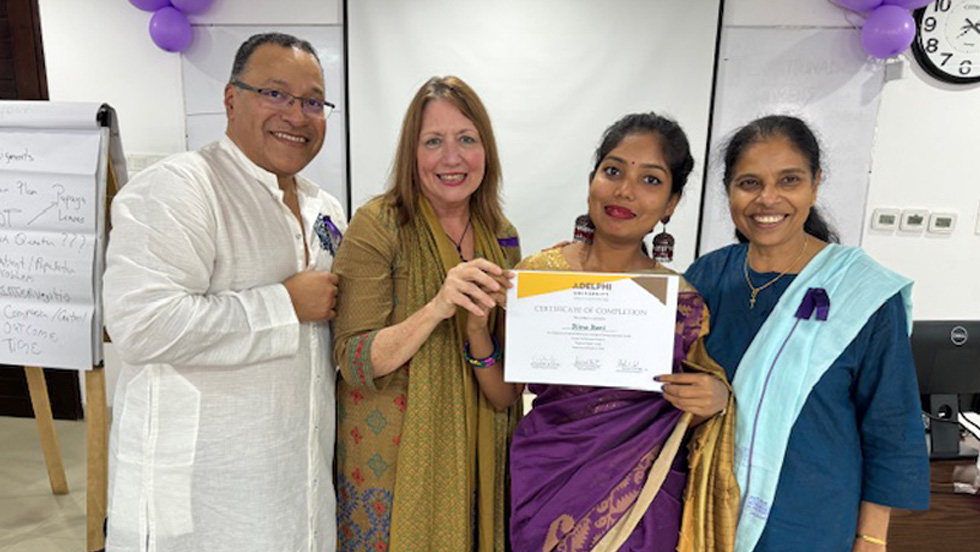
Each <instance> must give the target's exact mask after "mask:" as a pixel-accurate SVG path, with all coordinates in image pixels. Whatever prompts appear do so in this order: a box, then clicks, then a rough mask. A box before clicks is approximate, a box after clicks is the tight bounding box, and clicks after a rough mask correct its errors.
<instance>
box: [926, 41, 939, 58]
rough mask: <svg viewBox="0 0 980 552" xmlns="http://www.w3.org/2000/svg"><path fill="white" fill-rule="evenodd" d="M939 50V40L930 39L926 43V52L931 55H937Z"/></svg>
mask: <svg viewBox="0 0 980 552" xmlns="http://www.w3.org/2000/svg"><path fill="white" fill-rule="evenodd" d="M937 50H939V39H938V38H930V39H929V40H927V41H926V51H927V52H929V53H930V54H935V53H936V51H937Z"/></svg>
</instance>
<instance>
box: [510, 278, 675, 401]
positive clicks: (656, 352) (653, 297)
mask: <svg viewBox="0 0 980 552" xmlns="http://www.w3.org/2000/svg"><path fill="white" fill-rule="evenodd" d="M515 272H516V274H517V277H516V279H515V281H514V282H515V285H514V287H512V288H511V289H509V290H508V292H507V341H506V348H505V349H504V379H505V380H506V381H510V382H524V383H555V384H565V385H593V386H601V387H627V388H631V389H645V390H650V391H659V390H660V389H661V385H662V384H660V383H659V382H655V381H653V377H654V376H656V375H660V374H669V373H670V372H671V367H672V362H673V357H674V331H675V326H676V321H677V291H678V287H679V285H680V282H679V278H678V276H676V275H667V274H614V273H601V272H599V273H597V272H536V271H528V270H516V271H515Z"/></svg>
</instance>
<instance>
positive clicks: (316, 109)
mask: <svg viewBox="0 0 980 552" xmlns="http://www.w3.org/2000/svg"><path fill="white" fill-rule="evenodd" d="M231 84H233V85H234V86H236V87H238V88H241V89H242V90H248V91H249V92H255V93H256V94H258V95H259V96H261V97H262V100H263V101H264V102H265V103H266V104H267V105H269V106H271V107H275V108H276V109H283V110H285V109H286V108H288V107H289V106H291V105H293V100H297V101H299V108H300V110H301V111H302V112H303V115H306V116H307V117H310V118H314V119H326V118H327V117H329V116H330V113H332V112H333V110H334V109H336V108H337V106H335V105H334V104H332V103H330V102H328V101H326V100H318V99H316V98H301V97H299V96H293V95H292V94H290V93H289V92H283V91H282V90H279V89H277V88H256V87H254V86H251V85H248V84H245V83H244V82H242V81H240V80H233V81H231Z"/></svg>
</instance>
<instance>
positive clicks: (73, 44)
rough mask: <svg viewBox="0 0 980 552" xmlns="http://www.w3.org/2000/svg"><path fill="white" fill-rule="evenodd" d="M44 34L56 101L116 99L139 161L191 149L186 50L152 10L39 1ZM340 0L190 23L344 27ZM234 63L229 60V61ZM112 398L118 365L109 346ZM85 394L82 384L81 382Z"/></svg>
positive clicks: (128, 146) (248, 2)
mask: <svg viewBox="0 0 980 552" xmlns="http://www.w3.org/2000/svg"><path fill="white" fill-rule="evenodd" d="M38 3H39V6H40V15H41V37H42V41H43V44H44V58H45V65H46V69H47V76H48V93H49V96H50V98H51V100H53V101H94V102H106V103H109V104H110V105H112V106H113V107H114V108H115V110H116V113H117V114H118V116H119V126H120V134H121V136H122V142H123V150H124V151H125V152H126V157H127V158H128V159H131V160H132V157H133V156H134V154H135V155H136V156H137V159H138V160H139V161H142V160H144V159H146V158H147V157H148V158H155V157H160V156H164V155H168V154H171V153H177V152H181V151H184V150H185V149H186V130H185V124H184V121H185V105H184V99H183V85H182V80H181V58H180V54H176V53H169V52H164V51H163V50H161V49H160V48H158V47H157V46H156V45H155V44H153V41H152V40H151V39H150V36H149V32H148V28H149V21H150V15H151V14H150V13H148V12H144V11H140V10H138V9H136V8H134V7H133V6H132V5H131V4H129V2H127V1H125V0H84V1H82V0H39V2H38ZM341 6H342V0H288V1H280V2H270V1H268V0H215V2H214V4H213V5H212V6H211V8H210V9H209V10H208V11H207V12H205V13H203V14H199V15H193V16H190V20H191V24H192V25H195V26H197V25H225V24H228V25H269V26H272V25H275V26H283V25H339V24H340V23H341V22H342V20H343V19H342V12H341ZM228 63H229V67H230V64H231V60H230V59H229V60H228ZM105 356H106V387H107V391H108V397H107V400H108V403H109V404H110V405H111V404H112V398H113V391H114V390H115V381H116V377H117V376H118V370H119V364H118V360H117V357H116V355H115V351H114V350H113V349H112V346H111V345H107V346H106V352H105ZM83 392H84V388H83Z"/></svg>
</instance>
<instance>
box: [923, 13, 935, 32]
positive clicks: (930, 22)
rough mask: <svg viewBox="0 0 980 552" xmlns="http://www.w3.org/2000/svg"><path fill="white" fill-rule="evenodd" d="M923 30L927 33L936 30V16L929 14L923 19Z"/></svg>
mask: <svg viewBox="0 0 980 552" xmlns="http://www.w3.org/2000/svg"><path fill="white" fill-rule="evenodd" d="M922 30H924V31H925V32H927V33H931V32H932V31H935V30H936V18H935V17H933V16H931V15H930V16H929V17H927V18H925V19H924V20H923V21H922Z"/></svg>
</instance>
